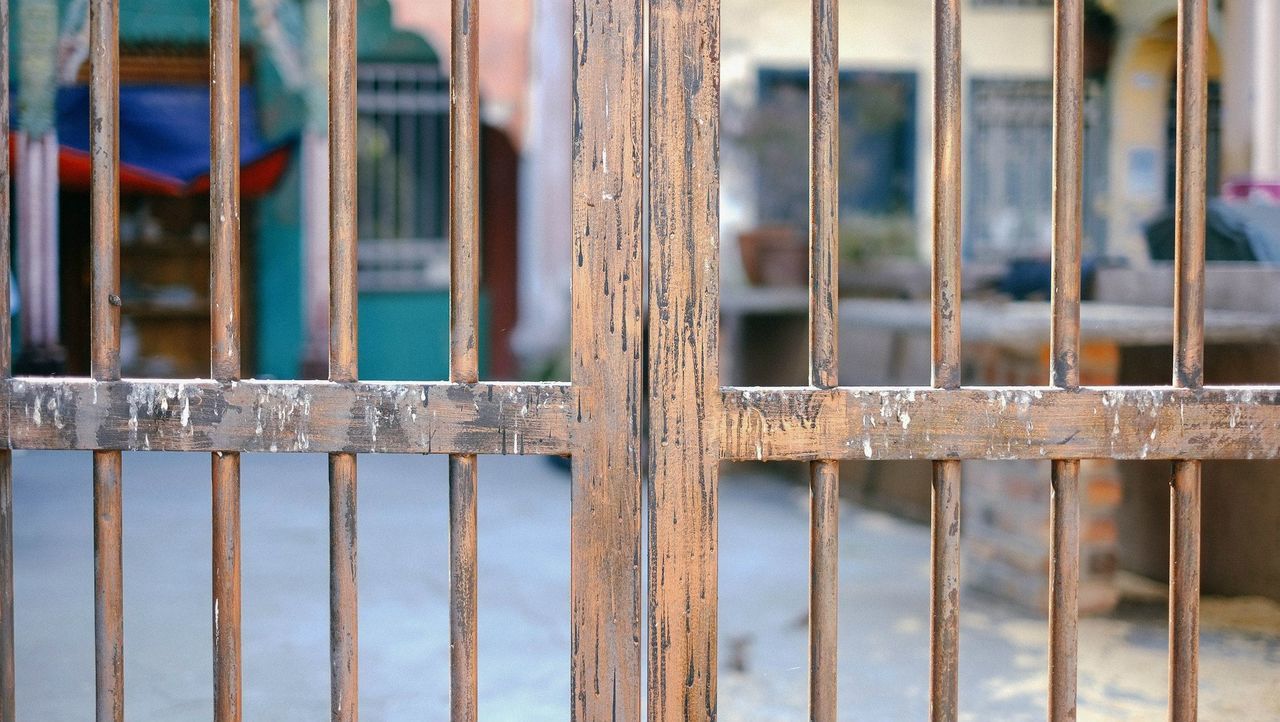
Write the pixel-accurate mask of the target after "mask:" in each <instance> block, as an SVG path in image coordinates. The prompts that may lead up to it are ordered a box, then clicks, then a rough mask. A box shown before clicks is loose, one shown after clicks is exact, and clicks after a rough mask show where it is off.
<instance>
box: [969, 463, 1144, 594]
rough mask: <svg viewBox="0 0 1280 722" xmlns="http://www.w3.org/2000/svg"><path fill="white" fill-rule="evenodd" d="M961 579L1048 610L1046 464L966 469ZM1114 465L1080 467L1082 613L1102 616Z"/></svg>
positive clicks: (1110, 585) (1110, 577)
mask: <svg viewBox="0 0 1280 722" xmlns="http://www.w3.org/2000/svg"><path fill="white" fill-rule="evenodd" d="M963 486H964V489H963V494H964V497H963V503H962V504H961V509H962V510H963V514H964V516H963V518H962V520H961V530H962V535H963V536H962V540H963V541H962V544H963V548H964V552H965V562H964V566H963V567H962V571H961V574H962V575H963V579H964V581H965V583H966V585H967V586H968V587H969V588H972V589H979V590H981V591H984V592H987V593H991V594H994V595H996V596H999V597H1001V598H1004V599H1008V600H1011V601H1014V602H1017V603H1018V604H1021V605H1023V606H1026V607H1029V608H1031V609H1036V610H1039V611H1042V612H1047V610H1048V608H1049V462H1047V461H973V462H965V468H964V484H963ZM1120 498H1121V486H1120V478H1119V474H1118V471H1117V469H1116V465H1115V462H1113V461H1110V460H1089V461H1083V462H1081V464H1080V613H1081V614H1104V613H1106V612H1109V611H1111V610H1112V609H1113V608H1115V605H1116V602H1117V601H1118V600H1119V594H1118V592H1117V589H1116V584H1115V576H1116V545H1117V537H1118V534H1117V528H1116V511H1117V509H1118V507H1119V505H1120Z"/></svg>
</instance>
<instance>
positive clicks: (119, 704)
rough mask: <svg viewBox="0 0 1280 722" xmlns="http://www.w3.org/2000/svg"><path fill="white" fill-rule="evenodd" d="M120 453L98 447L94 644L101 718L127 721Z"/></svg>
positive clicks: (95, 455)
mask: <svg viewBox="0 0 1280 722" xmlns="http://www.w3.org/2000/svg"><path fill="white" fill-rule="evenodd" d="M122 471H123V469H122V465H121V461H120V452H118V451H95V452H93V647H94V658H95V665H94V669H95V674H94V681H95V689H96V710H97V720H98V722H107V721H108V720H110V721H111V722H123V720H124V583H123V582H124V574H123V559H122V550H121V542H120V539H121V536H120V535H121V530H122V528H123V526H124V519H123V518H122V512H123V507H122V504H121V482H122V479H121V476H122Z"/></svg>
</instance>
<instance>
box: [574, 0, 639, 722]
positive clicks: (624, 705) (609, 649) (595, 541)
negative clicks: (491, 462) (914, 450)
mask: <svg viewBox="0 0 1280 722" xmlns="http://www.w3.org/2000/svg"><path fill="white" fill-rule="evenodd" d="M643 10H644V4H643V3H642V2H640V0H626V1H624V2H616V3H612V4H611V5H610V6H609V7H608V8H605V7H604V4H603V3H600V2H598V1H597V0H575V2H574V13H573V33H574V35H573V39H574V42H573V52H574V59H573V69H574V81H573V82H574V86H573V87H574V92H573V98H574V100H573V103H574V106H573V117H574V127H575V135H576V139H575V142H574V144H573V156H572V162H573V165H572V173H573V175H572V178H573V252H572V261H571V266H570V268H571V273H572V276H571V285H572V289H573V298H572V304H573V305H572V308H573V313H572V336H573V339H572V366H571V368H570V378H571V380H572V382H573V385H574V387H575V388H576V389H577V398H576V404H575V408H574V416H573V419H572V424H571V426H570V433H571V440H572V447H573V451H574V456H573V493H572V495H571V504H572V512H571V520H572V525H571V527H572V530H571V536H570V539H571V541H570V584H569V598H570V614H571V616H572V629H573V634H572V636H571V649H570V652H571V662H570V664H571V671H570V674H571V677H570V704H571V718H572V719H574V720H583V721H585V720H605V719H608V720H620V721H630V722H636V721H637V720H639V719H640V695H641V693H642V690H643V687H644V684H643V681H642V679H641V669H642V667H641V652H642V650H641V645H640V638H641V626H640V625H641V621H640V614H641V612H640V609H641V607H640V571H641V567H640V564H641V554H642V552H641V541H640V539H641V528H640V525H641V521H640V489H641V479H640V453H641V448H642V444H641V433H642V431H641V418H640V413H639V412H640V409H641V408H642V401H643V395H644V385H643V374H644V369H643V359H644V355H643V350H644V329H643V325H642V323H643V313H644V267H643V253H644V250H643V239H644V231H643V229H642V227H641V222H642V221H641V204H642V201H643V195H644V178H643V155H642V153H643V150H642V149H643V144H644V137H643V128H644V94H643V91H644V87H643V75H644V40H643V37H644V33H643V29H644V14H643Z"/></svg>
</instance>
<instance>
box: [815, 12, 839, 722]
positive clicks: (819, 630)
mask: <svg viewBox="0 0 1280 722" xmlns="http://www.w3.org/2000/svg"><path fill="white" fill-rule="evenodd" d="M810 12H811V17H810V23H811V33H810V60H809V112H810V123H809V385H810V386H813V387H815V388H832V387H834V386H837V385H839V383H840V380H839V365H838V362H837V357H836V354H837V349H838V343H837V335H838V331H839V328H840V319H839V308H840V284H839V280H838V278H837V274H838V269H839V266H840V260H839V259H840V172H839V163H840V107H839V106H840V102H839V100H840V49H839V37H840V28H839V3H837V2H835V0H813V2H812V4H811V10H810ZM809 487H810V491H809V493H810V534H809V718H810V719H811V720H815V721H817V722H834V721H835V719H836V710H837V707H836V668H837V662H836V659H837V654H836V650H837V646H838V645H837V638H836V634H837V633H836V627H837V624H836V619H837V616H838V610H839V588H840V582H839V571H840V566H839V549H840V542H839V536H838V535H839V530H840V467H839V465H838V464H837V463H836V462H834V461H831V460H821V461H814V462H812V463H811V467H810V469H809Z"/></svg>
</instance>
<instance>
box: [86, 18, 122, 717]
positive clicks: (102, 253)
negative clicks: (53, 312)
mask: <svg viewBox="0 0 1280 722" xmlns="http://www.w3.org/2000/svg"><path fill="white" fill-rule="evenodd" d="M119 12H120V8H119V5H118V4H117V3H116V2H114V0H90V3H89V62H90V66H91V67H90V82H89V116H90V118H89V120H90V122H89V157H90V184H89V231H90V271H91V272H90V281H89V286H90V289H89V291H90V299H89V327H90V354H89V355H90V365H91V367H92V371H93V377H94V379H95V380H98V381H114V380H117V379H119V378H120V306H121V299H120V238H119V220H120V179H119V173H120V134H119V125H120V102H119V92H120V42H119V37H118V27H119ZM121 470H122V465H121V459H120V452H118V451H95V452H94V453H93V499H94V514H93V539H94V544H93V550H94V551H93V556H94V578H93V588H94V668H95V697H96V709H97V719H98V722H107V721H111V722H123V720H124V592H123V570H122V559H121V539H120V535H121V526H122V520H121V504H120V487H121V483H122V479H121Z"/></svg>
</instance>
